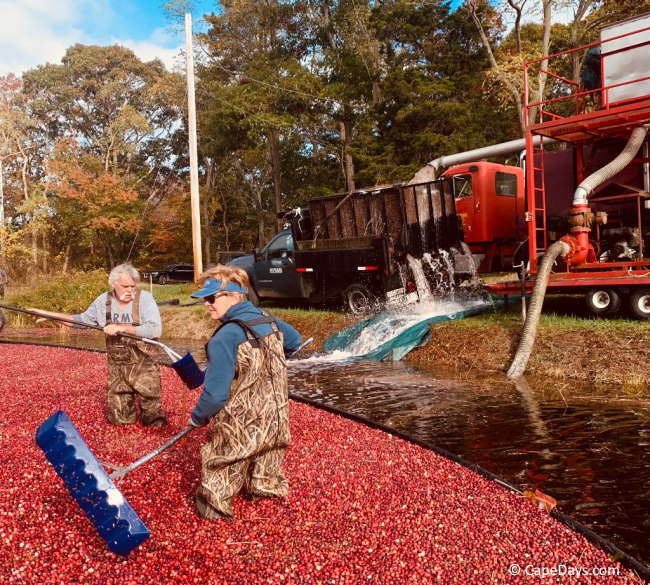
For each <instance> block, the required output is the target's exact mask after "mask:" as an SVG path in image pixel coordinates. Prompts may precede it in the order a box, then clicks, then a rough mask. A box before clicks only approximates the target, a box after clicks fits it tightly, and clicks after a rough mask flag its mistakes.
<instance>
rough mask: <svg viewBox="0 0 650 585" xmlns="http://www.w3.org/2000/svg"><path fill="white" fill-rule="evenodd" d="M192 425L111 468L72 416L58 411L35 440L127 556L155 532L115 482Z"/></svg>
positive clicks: (101, 530) (106, 537)
mask: <svg viewBox="0 0 650 585" xmlns="http://www.w3.org/2000/svg"><path fill="white" fill-rule="evenodd" d="M192 428H193V427H191V426H188V427H186V428H184V429H183V430H182V431H180V432H179V433H177V434H176V435H174V436H173V437H172V438H171V439H169V440H168V441H167V442H166V443H164V444H163V445H161V446H160V447H158V448H157V449H155V450H154V451H152V452H151V453H147V454H146V455H144V456H142V457H140V459H138V460H136V461H134V462H133V463H131V464H130V465H127V466H126V467H121V468H117V469H116V470H115V471H114V472H113V473H112V474H110V475H109V474H108V473H106V471H105V470H104V468H103V467H102V464H101V463H100V462H99V461H98V460H97V459H96V458H95V456H94V455H93V454H92V452H91V451H90V449H89V448H88V445H86V442H85V441H84V440H83V437H82V436H81V434H80V433H79V431H78V430H77V428H76V427H75V426H74V424H73V423H72V421H71V420H70V417H69V416H68V415H67V414H66V413H65V412H63V411H62V410H59V411H58V412H55V413H54V414H53V415H52V416H50V418H48V419H47V420H46V421H45V422H44V423H43V424H42V425H41V426H40V427H39V428H38V430H37V431H36V443H37V444H38V446H39V447H40V448H41V449H42V450H43V452H44V453H45V457H47V459H48V461H49V462H50V463H51V464H52V467H54V470H55V471H56V472H57V474H58V475H59V476H60V477H61V479H62V480H63V482H64V483H65V486H66V487H67V488H68V491H69V492H70V495H71V496H72V497H73V498H74V499H75V500H76V501H77V504H79V506H80V507H81V509H82V510H83V511H84V512H85V513H86V515H87V516H88V518H89V520H90V521H91V522H92V523H93V524H94V526H95V528H96V529H97V532H98V533H99V535H100V536H101V537H102V538H103V539H104V540H105V541H106V544H107V545H108V548H109V549H110V550H111V551H113V552H114V553H117V554H118V555H127V554H129V552H130V551H132V550H133V549H134V548H136V547H137V546H138V545H140V544H141V543H143V542H144V541H145V540H147V538H149V536H150V534H151V533H150V532H149V529H148V528H147V527H146V526H145V524H144V522H143V521H142V520H141V519H140V517H139V516H138V514H137V513H136V512H135V510H134V509H133V508H132V507H131V506H130V504H129V503H128V502H127V501H126V498H124V496H123V495H122V494H121V493H120V490H119V489H117V487H116V486H115V484H114V483H113V479H118V478H120V477H123V476H124V475H126V474H127V473H128V472H129V471H132V470H133V469H135V468H136V467H139V466H140V465H142V464H143V463H146V462H147V461H149V460H150V459H152V458H154V457H155V456H156V455H158V454H160V453H162V452H163V451H165V450H166V449H168V448H169V447H171V446H172V445H174V444H175V443H177V442H178V441H179V440H180V439H182V438H183V437H184V436H185V435H186V434H187V433H189V432H190V431H191V430H192Z"/></svg>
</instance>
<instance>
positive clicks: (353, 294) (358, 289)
mask: <svg viewBox="0 0 650 585" xmlns="http://www.w3.org/2000/svg"><path fill="white" fill-rule="evenodd" d="M375 301H376V298H375V295H373V294H372V293H371V292H370V291H369V290H368V288H367V287H365V286H364V285H363V284H352V285H350V286H349V287H348V288H346V289H345V290H344V291H343V309H344V310H345V311H347V312H348V313H352V314H353V315H361V314H363V313H367V312H368V311H369V310H370V309H371V308H372V306H373V305H374V304H375Z"/></svg>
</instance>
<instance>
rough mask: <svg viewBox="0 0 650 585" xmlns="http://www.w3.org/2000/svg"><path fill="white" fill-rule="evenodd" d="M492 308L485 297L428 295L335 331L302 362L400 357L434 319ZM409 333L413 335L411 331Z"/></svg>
mask: <svg viewBox="0 0 650 585" xmlns="http://www.w3.org/2000/svg"><path fill="white" fill-rule="evenodd" d="M490 307H491V305H490V304H489V303H487V302H486V301H485V300H484V299H478V300H477V299H472V300H467V301H466V302H463V303H461V302H458V301H453V300H449V299H442V300H441V299H433V298H430V299H429V300H428V301H426V302H421V303H418V304H416V305H410V306H409V307H407V308H403V309H401V310H394V311H386V312H384V313H379V314H378V315H375V316H374V317H372V318H370V319H367V320H365V321H361V322H359V323H356V324H355V325H352V326H351V327H348V328H347V329H344V330H343V331H340V332H339V333H336V334H334V335H333V336H332V337H330V339H328V340H327V341H326V342H325V351H326V353H325V354H323V355H319V356H313V357H311V358H306V359H304V360H295V361H294V362H293V364H294V366H295V364H296V362H299V363H301V364H314V363H316V362H323V363H331V362H337V361H349V360H359V359H373V360H382V359H391V358H392V359H401V358H402V357H403V356H404V355H406V354H407V353H408V352H409V351H410V350H411V349H413V348H414V347H416V346H417V345H418V344H419V343H420V342H421V341H422V339H423V338H426V336H427V334H428V331H429V329H428V324H429V323H430V322H433V321H446V320H449V319H459V318H463V317H465V316H468V315H470V314H475V313H478V312H482V311H485V310H488V309H489V308H490ZM411 333H412V334H411Z"/></svg>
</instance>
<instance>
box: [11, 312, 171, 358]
mask: <svg viewBox="0 0 650 585" xmlns="http://www.w3.org/2000/svg"><path fill="white" fill-rule="evenodd" d="M0 308H1V309H7V310H8V311H16V312H17V313H26V314H27V315H33V316H34V317H40V318H41V319H50V320H52V321H59V322H60V323H67V324H68V325H74V326H75V327H86V328H87V329H96V330H97V331H104V328H103V327H100V326H99V325H89V324H88V323H79V322H77V321H73V320H72V319H66V318H65V317H55V316H53V315H44V314H43V313H39V312H38V311H30V310H29V309H21V308H20V307H12V306H11V305H3V304H0ZM118 335H121V336H122V337H128V338H129V339H137V340H138V341H144V342H145V343H149V344H151V345H157V346H158V347H160V348H162V349H163V350H164V351H165V353H166V354H167V355H168V356H169V357H170V358H171V359H172V360H173V361H178V360H180V359H181V356H180V355H179V354H178V353H176V352H175V351H174V350H173V349H172V348H171V347H167V346H166V345H165V344H164V343H161V342H160V341H155V340H154V339H148V338H147V337H140V336H139V335H132V334H131V333H123V332H120V333H118Z"/></svg>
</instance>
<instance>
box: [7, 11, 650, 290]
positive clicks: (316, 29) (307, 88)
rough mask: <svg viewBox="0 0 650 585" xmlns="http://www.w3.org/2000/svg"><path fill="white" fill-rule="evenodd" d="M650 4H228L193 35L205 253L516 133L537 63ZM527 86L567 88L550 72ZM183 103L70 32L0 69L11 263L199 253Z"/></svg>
mask: <svg viewBox="0 0 650 585" xmlns="http://www.w3.org/2000/svg"><path fill="white" fill-rule="evenodd" d="M172 8H173V6H172ZM649 10H650V0H617V1H616V2H613V1H611V0H503V2H502V3H500V4H494V3H493V2H488V0H465V2H464V3H463V4H462V5H461V6H460V7H458V8H456V9H452V6H451V2H450V1H445V0H428V1H422V2H419V1H414V0H375V1H363V0H254V1H253V0H222V1H221V2H220V3H219V4H218V9H217V10H215V12H214V13H212V14H209V15H206V16H205V19H206V22H207V28H206V30H205V32H204V33H201V34H198V35H196V38H195V52H196V55H195V58H196V62H197V114H198V136H199V145H198V150H199V159H200V182H201V187H200V192H201V208H202V221H203V225H202V234H203V238H204V242H203V245H204V260H205V261H206V262H215V261H217V260H218V252H219V251H224V250H244V251H248V250H250V249H251V248H252V247H253V246H258V245H262V244H263V243H264V242H265V241H266V240H267V238H268V237H269V236H270V235H271V234H272V233H274V232H275V230H276V229H277V228H278V227H279V225H278V220H277V217H276V216H277V213H278V212H279V211H281V210H284V209H289V208H292V207H296V206H299V205H304V204H305V203H306V202H307V201H308V200H309V199H310V198H311V197H313V196H316V195H325V194H330V193H336V192H345V191H350V190H354V189H359V188H365V187H369V186H372V185H377V184H385V183H393V182H400V181H407V180H409V179H410V178H411V176H412V175H413V174H414V173H415V171H417V170H418V169H419V168H420V167H422V166H423V165H424V164H426V163H427V162H428V161H430V160H432V159H434V158H436V157H437V156H440V155H444V154H451V153H454V152H459V151H463V150H468V149H471V148H478V147H481V146H485V145H487V144H493V143H497V142H502V141H505V140H510V139H513V138H518V137H521V136H522V133H523V128H524V127H525V125H526V123H528V122H530V121H532V120H526V119H525V113H524V111H523V104H522V101H521V99H522V98H521V95H522V66H523V63H524V62H525V61H527V60H531V59H534V58H540V57H544V56H547V55H549V54H553V53H555V52H558V51H562V50H565V49H568V48H572V47H575V46H579V45H583V44H585V43H588V42H591V41H592V40H595V39H596V38H597V35H598V33H599V29H600V27H601V26H602V25H604V24H608V23H611V22H615V21H617V20H621V19H623V18H627V17H629V16H634V15H637V14H642V13H644V12H647V11H649ZM172 12H173V10H172ZM560 13H562V14H564V15H569V17H568V18H565V19H564V20H565V23H564V24H557V23H555V24H554V22H555V20H556V18H554V17H557V16H558V15H559V14H560ZM582 59H584V54H575V55H574V56H573V57H572V59H571V60H569V61H568V62H567V64H566V71H565V72H564V74H565V75H566V76H567V78H573V79H575V80H578V79H579V74H580V69H581V66H582ZM542 69H543V67H542ZM532 91H534V92H537V95H538V96H541V97H544V96H547V95H549V94H550V93H551V92H553V91H554V86H553V83H552V82H550V81H549V80H548V79H547V78H546V76H545V75H544V74H543V72H541V71H540V72H538V73H537V75H536V77H535V79H534V83H533V84H532ZM186 113H187V105H186V95H185V79H184V75H183V74H182V73H179V72H170V71H167V70H166V69H165V67H164V66H163V64H162V63H161V62H160V61H158V60H154V61H150V62H143V61H141V60H140V59H138V58H137V57H136V56H135V54H134V53H133V52H132V51H130V50H129V49H126V48H124V47H120V46H106V47H100V46H88V45H74V46H72V47H70V48H69V49H68V50H67V51H66V53H65V56H64V57H63V59H62V61H61V63H58V64H45V65H41V66H38V67H36V68H34V69H32V70H30V71H27V72H25V73H24V74H23V75H22V77H21V78H18V77H16V76H15V75H13V74H9V75H6V76H4V77H0V162H1V164H2V166H1V167H0V168H1V170H2V173H1V175H0V178H2V179H3V181H2V184H1V186H2V190H1V192H2V196H3V197H2V201H0V203H2V207H1V208H0V210H1V211H2V212H3V214H4V221H3V223H2V226H0V255H1V257H0V263H4V264H5V265H7V266H8V267H9V268H10V270H11V271H12V272H13V274H14V275H15V276H16V277H20V276H25V275H27V274H35V273H39V272H48V271H63V272H66V271H68V270H72V269H82V270H88V269H92V268H97V267H109V266H111V265H114V264H116V263H118V262H122V261H125V260H127V259H128V260H131V261H133V262H136V263H137V264H139V265H141V266H154V265H158V264H163V263H166V262H170V261H182V260H188V259H190V258H191V249H192V247H191V240H190V233H191V231H190V217H189V207H190V206H189V188H188V184H189V181H188V173H189V169H188V166H189V157H188V146H187V129H186ZM530 115H531V116H534V115H535V112H534V111H533V112H531V114H530Z"/></svg>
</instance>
